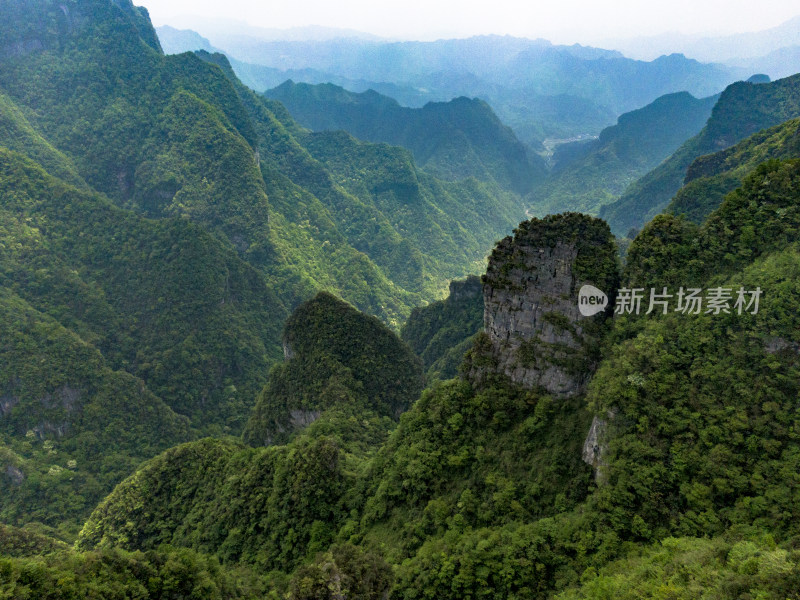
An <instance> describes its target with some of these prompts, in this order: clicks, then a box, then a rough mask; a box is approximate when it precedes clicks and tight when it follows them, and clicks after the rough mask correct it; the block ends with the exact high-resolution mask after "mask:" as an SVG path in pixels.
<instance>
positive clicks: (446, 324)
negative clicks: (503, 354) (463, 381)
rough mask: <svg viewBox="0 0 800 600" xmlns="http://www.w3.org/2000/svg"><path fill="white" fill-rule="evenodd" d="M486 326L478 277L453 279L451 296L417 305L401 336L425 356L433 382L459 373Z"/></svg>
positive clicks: (422, 356)
mask: <svg viewBox="0 0 800 600" xmlns="http://www.w3.org/2000/svg"><path fill="white" fill-rule="evenodd" d="M482 327H483V291H482V289H481V281H480V279H479V278H478V277H468V278H467V279H466V280H464V281H451V282H450V295H449V296H448V297H447V298H446V299H444V300H440V301H438V302H432V303H431V304H429V305H427V306H422V307H419V308H415V309H414V310H413V311H411V316H409V317H408V321H406V324H405V325H404V326H403V329H402V331H401V332H400V336H401V337H402V338H403V341H405V342H406V343H407V344H408V345H409V346H411V348H412V350H414V352H416V354H417V355H418V356H419V357H420V358H422V362H423V364H424V365H425V369H426V374H427V379H428V381H429V382H431V381H434V380H436V379H442V380H444V379H451V378H453V377H455V376H456V375H457V374H458V367H459V365H460V364H461V362H462V360H463V358H464V354H465V353H466V352H467V350H469V349H470V348H471V347H472V343H473V338H474V337H475V336H476V335H477V334H478V332H479V331H480V330H481V328H482Z"/></svg>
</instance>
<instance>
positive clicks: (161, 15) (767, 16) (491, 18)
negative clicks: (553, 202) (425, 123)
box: [134, 0, 800, 43]
mask: <svg viewBox="0 0 800 600" xmlns="http://www.w3.org/2000/svg"><path fill="white" fill-rule="evenodd" d="M134 4H140V5H144V6H146V7H147V8H148V9H149V10H150V14H151V16H152V18H153V21H154V22H155V23H156V25H163V24H170V23H174V22H175V18H176V17H178V16H180V15H197V16H203V17H212V18H215V17H227V18H232V19H240V20H243V21H247V22H248V23H249V24H251V25H259V26H263V27H276V28H288V27H295V26H302V25H325V26H329V27H346V28H351V29H358V30H360V31H365V32H368V33H374V34H377V35H381V36H385V37H392V38H403V39H432V38H435V37H466V36H469V35H475V34H482V33H497V34H511V35H517V36H525V37H545V38H548V39H550V40H552V41H554V42H561V43H566V42H580V41H584V42H589V41H592V40H600V39H604V38H609V37H623V36H624V37H628V36H638V35H651V34H656V33H664V32H681V33H734V32H743V31H757V30H760V29H767V28H769V27H773V26H775V25H778V24H780V23H782V22H783V21H786V20H787V19H789V18H791V17H793V16H796V15H798V14H800V5H799V4H798V2H797V0H761V1H755V0H551V1H548V2H541V1H537V0H528V1H520V0H458V1H453V0H445V1H442V0H390V1H380V0H374V1H373V0H279V1H275V0H267V1H257V0H224V1H221V0H134Z"/></svg>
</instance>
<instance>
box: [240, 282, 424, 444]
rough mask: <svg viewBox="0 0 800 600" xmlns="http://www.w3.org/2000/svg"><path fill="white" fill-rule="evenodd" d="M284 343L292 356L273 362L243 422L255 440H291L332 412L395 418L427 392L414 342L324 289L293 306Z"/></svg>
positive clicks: (246, 436) (247, 434) (249, 437)
mask: <svg viewBox="0 0 800 600" xmlns="http://www.w3.org/2000/svg"><path fill="white" fill-rule="evenodd" d="M283 349H284V355H285V357H286V362H284V363H282V364H279V365H276V366H275V367H273V369H272V371H271V372H270V375H269V382H268V384H267V385H266V387H265V388H264V389H263V390H262V392H261V394H260V395H259V397H258V400H257V402H256V406H255V409H254V412H253V414H252V416H251V417H250V420H249V421H248V423H247V426H246V427H245V430H244V433H243V439H244V440H245V441H246V442H247V443H249V444H252V445H270V444H274V443H277V441H278V440H286V439H289V436H291V435H292V434H293V433H294V432H295V431H297V430H299V429H302V428H303V427H304V426H307V425H310V424H311V423H314V422H315V421H318V420H320V419H322V420H330V419H331V418H332V417H331V413H332V412H333V411H342V412H344V413H345V414H346V415H347V416H349V417H350V416H357V417H360V418H362V419H363V418H364V417H365V416H366V414H368V413H374V414H375V415H377V416H380V417H392V418H394V419H396V418H398V417H399V416H400V414H401V413H403V412H405V411H406V410H407V409H408V407H409V406H410V405H411V404H412V403H413V402H414V400H416V398H417V397H418V396H419V393H420V392H421V391H422V368H421V365H420V364H419V360H418V359H417V358H416V357H415V356H414V355H413V353H412V352H411V351H410V349H409V348H408V347H407V346H405V345H404V344H403V343H402V342H401V341H400V340H399V339H398V338H397V336H395V335H394V334H393V333H392V332H391V331H390V330H389V329H387V328H386V326H385V325H383V324H382V323H381V322H380V321H378V320H377V319H376V318H375V317H368V316H366V315H363V314H361V313H359V312H358V311H357V310H356V309H355V308H353V307H352V306H350V305H348V304H347V303H345V302H342V301H341V300H339V299H337V298H335V297H334V296H331V295H330V294H327V293H325V292H321V293H319V294H317V296H315V297H314V298H313V299H311V300H309V301H307V302H305V303H303V304H301V305H300V306H298V307H297V308H296V309H295V311H294V312H293V313H292V316H291V317H290V318H289V320H288V321H287V322H286V326H285V328H284V332H283ZM334 418H340V417H338V415H337V416H336V417H334Z"/></svg>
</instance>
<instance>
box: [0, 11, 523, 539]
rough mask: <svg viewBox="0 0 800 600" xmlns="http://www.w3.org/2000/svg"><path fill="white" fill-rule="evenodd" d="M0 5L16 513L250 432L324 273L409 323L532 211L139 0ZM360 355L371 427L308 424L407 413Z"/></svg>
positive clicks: (56, 508) (371, 430) (10, 496)
mask: <svg viewBox="0 0 800 600" xmlns="http://www.w3.org/2000/svg"><path fill="white" fill-rule="evenodd" d="M0 16H2V19H0V36H2V39H3V48H4V52H3V54H2V57H1V58H0V90H2V92H1V93H0V198H2V200H0V304H2V306H3V311H4V312H3V315H2V327H3V330H4V337H3V340H4V342H5V341H6V340H12V341H13V343H7V344H6V345H4V346H2V348H0V350H2V353H3V357H4V358H3V363H2V372H1V373H0V398H1V400H0V406H2V410H1V411H0V436H2V437H0V491H2V494H1V495H0V515H1V516H2V519H3V520H6V521H7V522H10V523H13V524H17V525H22V524H25V523H28V522H32V521H33V522H40V523H43V524H46V525H48V526H52V527H53V528H55V530H56V531H57V533H56V535H58V536H61V537H63V538H65V539H71V538H72V537H74V535H75V533H76V531H77V528H78V527H79V526H80V523H81V522H83V521H84V519H85V518H86V516H87V515H88V513H89V512H90V510H91V509H92V507H93V506H94V505H96V503H97V502H98V501H99V499H100V498H102V497H103V496H105V495H106V494H108V493H109V492H110V491H111V490H112V488H113V486H114V485H116V484H117V483H118V482H119V481H120V480H121V479H123V478H124V477H125V476H127V475H129V474H130V473H131V472H132V471H133V470H135V468H136V467H137V466H138V465H139V464H140V463H141V461H142V460H144V459H147V458H151V457H152V456H154V455H155V454H157V453H159V452H161V451H163V450H164V449H166V448H168V447H170V446H173V445H175V444H177V443H181V442H185V441H188V440H192V439H195V438H197V437H201V436H207V435H213V436H220V435H221V436H225V435H234V436H238V435H239V434H240V433H241V432H242V430H243V428H244V426H245V424H246V423H247V420H248V418H249V416H250V412H251V409H252V408H253V406H254V405H255V403H256V399H257V397H258V394H259V392H260V391H261V390H262V389H263V388H264V386H265V384H266V382H267V379H268V375H269V372H270V368H271V367H272V366H273V365H275V364H276V363H277V362H278V361H279V360H280V358H281V355H282V352H281V346H280V332H281V328H282V325H283V322H284V321H285V319H286V318H287V317H288V315H289V314H290V312H291V309H292V308H294V307H296V306H297V305H299V304H301V303H302V302H304V301H305V300H307V299H308V298H310V297H312V296H313V295H314V294H315V293H316V292H318V291H320V290H323V289H324V290H329V291H330V292H332V293H334V294H335V295H337V296H340V297H343V298H344V299H345V300H347V301H348V302H351V303H352V304H353V305H355V306H357V307H359V308H360V309H362V310H365V311H366V312H368V313H370V314H372V315H375V316H377V317H379V318H380V319H381V320H382V321H383V322H384V323H386V324H387V325H388V326H389V327H391V328H392V329H394V330H395V331H398V330H399V329H400V326H401V324H402V322H403V321H404V320H405V317H406V316H407V315H408V314H409V313H410V311H411V308H412V307H413V306H416V305H419V304H422V303H424V302H426V301H430V300H434V299H436V298H438V297H441V295H442V293H443V292H444V290H445V286H446V282H447V281H448V280H449V279H451V278H453V277H456V276H464V275H466V274H468V273H470V272H474V271H476V270H478V269H479V268H480V267H479V265H480V264H481V261H482V260H483V257H484V255H485V253H486V251H487V250H488V248H489V247H490V246H491V243H492V242H493V240H494V237H495V236H496V235H498V234H499V233H500V232H503V231H505V230H506V229H507V228H508V227H509V226H510V225H512V224H513V223H515V222H516V221H517V219H518V215H519V214H520V213H521V210H522V209H521V205H520V202H519V198H518V197H517V196H516V195H514V194H513V193H511V192H507V191H503V190H501V189H500V188H499V187H498V186H497V185H496V184H493V183H492V182H489V183H484V182H480V181H477V180H475V179H467V180H464V181H459V182H441V181H439V180H437V179H436V178H434V177H433V176H431V175H429V174H427V173H425V172H423V171H421V170H419V169H418V168H417V167H416V166H415V164H414V162H413V159H412V158H411V156H410V155H409V154H408V152H406V151H404V150H402V149H399V148H394V147H390V146H386V145H371V144H365V143H360V142H357V141H356V140H354V139H353V138H349V137H346V136H345V138H340V137H337V136H333V137H326V136H319V137H317V136H313V135H312V134H310V132H308V131H306V130H304V129H302V128H301V127H300V126H298V125H297V124H296V123H295V122H294V121H293V120H292V119H291V117H290V116H289V113H288V112H287V111H286V109H285V108H284V107H283V106H281V105H280V104H279V103H277V102H274V101H270V100H267V99H265V98H262V97H260V96H257V95H256V94H255V93H254V92H252V91H250V90H248V89H247V88H245V87H244V86H243V85H242V84H241V83H240V82H239V81H238V80H237V79H236V77H235V76H234V75H233V72H232V70H231V68H230V65H229V64H228V63H227V61H226V60H225V59H224V57H222V56H220V55H210V54H207V53H206V54H203V55H194V54H183V55H177V56H164V55H163V54H162V53H161V49H160V46H159V43H158V40H157V38H156V36H155V32H154V30H153V28H152V26H151V24H150V22H149V19H148V15H147V12H146V10H144V9H141V8H137V7H134V6H133V5H132V4H131V2H130V1H129V0H119V1H118V0H114V1H111V0H86V1H83V0H81V1H77V0H68V1H67V2H60V3H59V2H54V1H52V0H24V1H23V2H16V3H4V4H3V5H2V6H1V7H0ZM76 82H78V83H76ZM86 82H90V83H86ZM84 83H86V84H85V85H84ZM338 149H341V150H342V151H343V152H339V151H338ZM374 182H378V183H377V185H373V183H374ZM373 349H374V348H373ZM51 355H53V356H55V357H56V358H53V359H52V360H51V359H50V357H51ZM393 358H396V357H393ZM345 362H346V361H345ZM329 366H330V368H331V369H332V370H333V371H331V373H333V372H334V371H335V372H336V373H339V368H340V366H341V365H339V366H336V365H329ZM351 366H352V365H351ZM351 366H348V367H342V368H346V369H349V368H351ZM368 366H369V365H366V366H365V365H361V367H362V371H361V372H358V373H357V377H358V378H359V381H360V383H359V385H361V386H363V387H364V389H366V390H367V397H368V399H369V402H368V403H373V404H374V405H375V406H374V410H375V412H374V413H371V414H370V415H365V416H364V418H363V419H361V420H357V421H356V422H357V423H358V422H367V423H369V427H368V428H367V430H368V431H367V432H366V433H363V432H362V433H360V434H359V433H357V429H358V428H357V427H355V426H354V425H353V422H352V419H354V418H355V417H354V416H353V415H354V414H355V413H357V411H355V409H354V408H351V410H350V411H349V412H347V413H346V414H345V412H342V409H341V408H340V409H337V411H338V412H337V411H334V412H332V413H331V415H330V417H329V418H328V417H326V418H325V419H323V420H321V421H320V422H319V423H315V431H317V432H321V431H322V430H326V428H327V431H328V433H330V434H331V435H333V436H334V437H335V436H336V435H338V432H339V431H340V430H341V431H349V432H350V433H352V434H353V435H350V434H349V433H348V434H347V435H346V436H344V437H345V438H346V439H350V440H351V441H352V443H353V444H356V443H358V444H361V446H360V447H359V448H360V449H359V451H361V452H366V451H367V449H368V448H367V446H368V445H369V444H371V443H373V442H374V443H376V444H377V443H379V441H380V440H382V439H384V438H385V436H386V434H387V431H388V430H389V429H391V427H392V419H391V418H389V417H388V416H387V415H388V414H389V413H387V411H385V410H382V409H380V408H378V406H380V405H381V403H382V402H384V401H385V402H388V403H389V404H390V405H391V406H392V409H391V411H390V412H391V417H392V418H394V417H396V412H397V411H398V410H400V409H401V408H405V407H406V406H407V405H408V404H409V403H410V402H411V400H412V398H413V396H415V395H416V393H417V392H418V390H419V383H414V385H411V384H409V387H408V390H414V391H413V392H409V391H408V390H406V391H405V392H403V391H401V390H400V387H402V385H401V386H400V387H398V388H392V390H391V393H388V392H387V393H384V394H382V395H380V400H379V399H378V397H377V396H372V395H371V394H372V392H373V391H374V390H373V389H372V388H370V386H371V385H372V384H373V383H374V381H375V380H373V379H371V378H370V377H367V376H366V375H365V374H364V372H363V369H366V368H368ZM339 374H342V373H339ZM343 377H344V376H343ZM348 377H350V375H347V377H344V379H343V380H342V381H344V383H342V385H344V386H345V388H347V386H349V385H350V384H351V383H352V381H351V379H352V378H351V379H348ZM409 377H410V376H409ZM401 379H402V378H401ZM337 385H338V384H337ZM403 385H404V384H403ZM348 389H349V388H348ZM349 391H352V392H353V393H355V392H356V391H357V392H358V394H356V395H357V396H358V397H361V396H363V395H364V393H365V392H364V391H363V390H361V389H360V388H359V390H353V389H349ZM331 393H333V392H331ZM348 393H349V392H348ZM393 394H394V395H393ZM403 394H407V395H406V396H404V395H403ZM353 397H355V396H353ZM365 402H367V401H366V400H365ZM359 406H362V405H361V404H359ZM358 416H359V417H361V415H360V414H359V415H358ZM29 432H32V434H33V436H34V437H33V438H30V436H28V433H29ZM348 436H349V437H348ZM354 440H359V441H358V442H356V441H354ZM354 448H355V446H354ZM69 465H73V466H69Z"/></svg>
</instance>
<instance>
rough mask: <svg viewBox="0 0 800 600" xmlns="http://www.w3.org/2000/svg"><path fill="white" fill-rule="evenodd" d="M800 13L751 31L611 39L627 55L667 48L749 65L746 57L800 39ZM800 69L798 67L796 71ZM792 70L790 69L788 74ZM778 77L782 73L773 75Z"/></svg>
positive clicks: (647, 54) (646, 57) (649, 53)
mask: <svg viewBox="0 0 800 600" xmlns="http://www.w3.org/2000/svg"><path fill="white" fill-rule="evenodd" d="M799 31H800V16H796V17H793V18H791V19H789V20H788V21H785V22H783V23H781V24H780V25H778V26H776V27H771V28H769V29H764V30H762V31H753V32H747V33H736V34H732V35H722V36H702V35H681V34H677V33H668V34H662V35H659V36H651V37H638V38H631V39H627V40H608V41H606V42H605V44H607V45H608V47H609V48H616V49H618V50H620V51H621V52H623V53H625V55H626V56H634V57H636V58H639V59H642V60H652V59H653V58H656V57H657V56H660V55H662V54H665V53H667V52H682V53H683V54H685V55H686V56H690V57H692V58H695V59H697V60H699V61H703V62H720V63H721V62H731V63H733V64H737V65H739V66H746V65H745V64H743V63H742V62H740V61H741V60H742V59H753V58H755V57H759V56H764V55H766V54H769V53H771V52H774V51H776V50H779V49H781V48H785V47H788V46H794V45H797V44H798V43H800V33H798V32H799ZM798 70H800V69H795V70H794V71H792V73H796V72H797V71H798ZM788 74H789V73H787V75H788ZM770 75H771V76H773V77H778V75H773V74H772V73H770Z"/></svg>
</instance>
